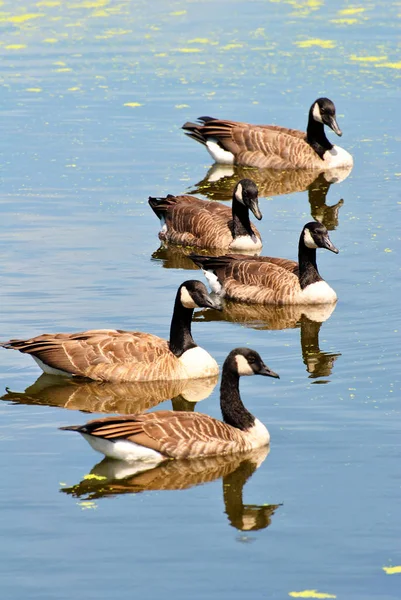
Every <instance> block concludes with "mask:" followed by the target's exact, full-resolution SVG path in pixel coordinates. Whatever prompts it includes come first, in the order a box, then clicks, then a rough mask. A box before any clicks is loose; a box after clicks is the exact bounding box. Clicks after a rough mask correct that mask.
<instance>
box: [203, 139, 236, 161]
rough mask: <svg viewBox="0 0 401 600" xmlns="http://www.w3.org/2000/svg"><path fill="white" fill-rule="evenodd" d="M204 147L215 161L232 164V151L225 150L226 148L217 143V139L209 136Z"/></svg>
mask: <svg viewBox="0 0 401 600" xmlns="http://www.w3.org/2000/svg"><path fill="white" fill-rule="evenodd" d="M206 148H207V150H208V152H209V154H210V155H211V156H212V158H213V159H214V160H215V161H216V162H217V163H220V164H221V165H232V164H234V154H232V152H227V150H223V148H222V147H221V146H219V144H218V143H217V140H214V139H213V138H209V139H208V140H207V142H206Z"/></svg>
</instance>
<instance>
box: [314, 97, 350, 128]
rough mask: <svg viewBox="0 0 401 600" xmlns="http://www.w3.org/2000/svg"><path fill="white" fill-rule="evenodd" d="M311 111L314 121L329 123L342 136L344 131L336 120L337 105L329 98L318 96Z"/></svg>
mask: <svg viewBox="0 0 401 600" xmlns="http://www.w3.org/2000/svg"><path fill="white" fill-rule="evenodd" d="M310 112H311V115H312V118H313V119H314V121H316V122H317V123H323V125H327V126H328V127H330V129H332V130H333V131H334V133H336V134H337V135H338V136H340V137H341V136H342V131H341V129H340V128H339V126H338V123H337V120H336V107H335V106H334V103H333V102H332V101H331V100H329V98H318V99H317V100H315V102H314V103H313V104H312V106H311V109H310Z"/></svg>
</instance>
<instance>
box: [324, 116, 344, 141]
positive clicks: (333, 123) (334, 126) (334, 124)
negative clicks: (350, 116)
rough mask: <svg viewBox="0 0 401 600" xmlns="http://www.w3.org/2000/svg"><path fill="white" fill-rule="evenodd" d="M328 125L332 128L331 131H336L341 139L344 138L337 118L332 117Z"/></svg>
mask: <svg viewBox="0 0 401 600" xmlns="http://www.w3.org/2000/svg"><path fill="white" fill-rule="evenodd" d="M327 125H328V126H329V127H330V129H332V130H333V131H334V133H336V134H337V135H338V136H339V137H341V136H342V134H343V132H342V131H341V129H340V128H339V126H338V123H337V121H336V118H335V117H330V118H329V119H328V123H327Z"/></svg>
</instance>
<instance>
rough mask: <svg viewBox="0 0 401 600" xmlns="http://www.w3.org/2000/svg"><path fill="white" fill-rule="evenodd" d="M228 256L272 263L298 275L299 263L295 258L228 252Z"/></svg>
mask: <svg viewBox="0 0 401 600" xmlns="http://www.w3.org/2000/svg"><path fill="white" fill-rule="evenodd" d="M226 256H227V258H233V259H235V260H248V261H252V262H258V263H272V264H274V265H277V266H278V267H281V268H283V269H285V270H286V271H289V272H290V273H294V275H297V276H298V271H299V265H298V263H297V262H296V261H295V260H290V259H289V258H275V257H274V256H248V255H247V254H227V255H226Z"/></svg>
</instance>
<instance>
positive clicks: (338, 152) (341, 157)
mask: <svg viewBox="0 0 401 600" xmlns="http://www.w3.org/2000/svg"><path fill="white" fill-rule="evenodd" d="M323 160H324V162H325V163H326V164H327V166H329V167H330V168H331V167H352V165H353V164H354V160H353V158H352V156H351V154H350V153H349V152H347V151H346V150H344V148H340V146H333V147H332V149H331V150H326V152H325V153H324V155H323Z"/></svg>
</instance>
